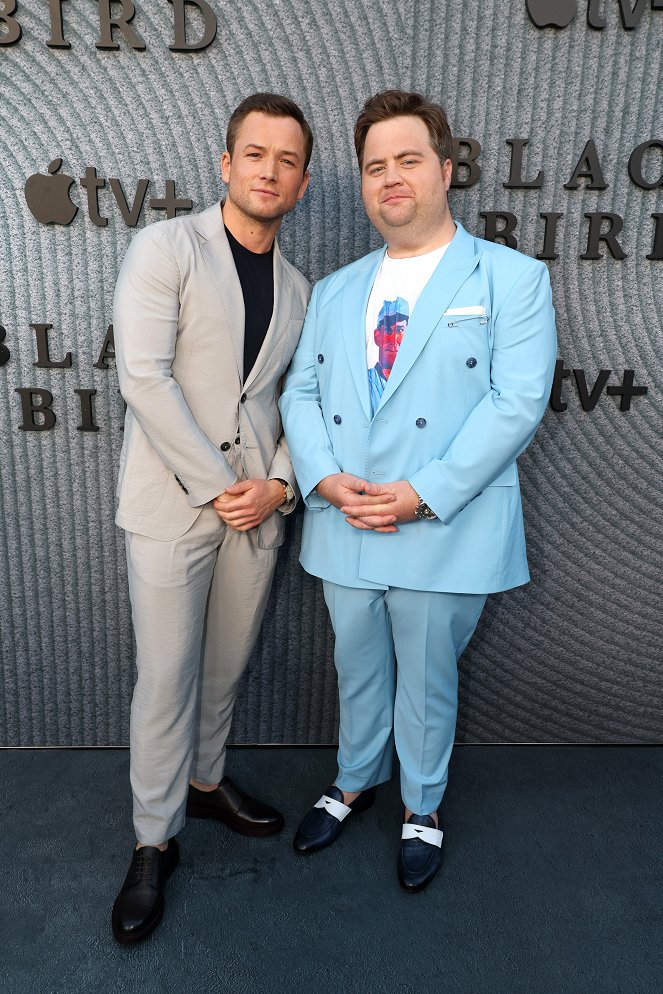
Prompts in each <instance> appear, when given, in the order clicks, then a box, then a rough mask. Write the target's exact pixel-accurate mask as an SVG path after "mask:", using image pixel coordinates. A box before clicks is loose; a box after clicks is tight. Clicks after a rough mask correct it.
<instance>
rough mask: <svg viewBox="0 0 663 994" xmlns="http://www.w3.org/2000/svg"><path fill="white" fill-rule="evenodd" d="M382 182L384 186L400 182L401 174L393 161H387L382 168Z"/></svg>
mask: <svg viewBox="0 0 663 994" xmlns="http://www.w3.org/2000/svg"><path fill="white" fill-rule="evenodd" d="M384 182H385V186H395V185H397V184H398V183H402V178H401V174H400V172H399V170H398V168H397V167H396V164H395V163H393V162H392V163H391V164H389V163H387V165H386V167H385V170H384Z"/></svg>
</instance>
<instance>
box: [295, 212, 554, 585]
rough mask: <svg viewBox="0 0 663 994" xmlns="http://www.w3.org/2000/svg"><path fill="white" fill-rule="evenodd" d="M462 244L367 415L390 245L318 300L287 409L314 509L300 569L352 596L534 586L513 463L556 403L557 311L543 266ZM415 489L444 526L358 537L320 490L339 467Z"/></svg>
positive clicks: (498, 249)
mask: <svg viewBox="0 0 663 994" xmlns="http://www.w3.org/2000/svg"><path fill="white" fill-rule="evenodd" d="M457 229H458V230H457V231H456V234H455V236H454V238H453V240H452V242H451V244H450V246H449V248H448V249H447V251H446V253H445V255H444V256H443V258H442V261H441V262H440V264H439V266H438V267H437V269H436V270H435V272H434V273H433V275H432V277H431V279H430V281H429V282H428V284H427V285H426V287H425V288H424V290H423V292H422V294H421V296H420V297H419V300H418V302H417V305H416V307H415V309H414V311H413V313H412V316H411V318H410V321H409V324H408V327H407V331H406V332H405V336H404V338H403V342H402V344H401V347H400V350H399V352H398V356H397V358H396V362H395V364H394V367H393V370H392V372H391V375H390V377H389V380H388V383H387V386H386V389H385V391H384V394H383V396H382V399H381V402H380V405H379V407H378V409H377V411H376V413H375V416H374V417H371V405H370V400H369V385H368V374H367V368H366V335H365V319H366V308H367V304H368V297H369V294H370V291H371V287H372V285H373V281H374V279H375V276H376V273H377V270H378V267H379V265H380V262H381V259H382V256H383V254H384V249H382V250H380V251H377V252H373V253H371V254H370V255H367V256H365V257H364V258H363V259H359V260H358V261H357V262H354V263H352V264H351V265H350V266H346V267H345V268H344V269H341V270H339V271H338V272H337V273H333V274H332V275H331V276H328V277H327V278H326V279H324V280H322V281H321V282H320V283H318V284H317V285H316V287H315V289H314V291H313V296H312V298H311V303H310V305H309V309H308V313H307V316H306V321H305V324H304V330H303V332H302V337H301V340H300V343H299V346H298V348H297V351H296V353H295V356H294V358H293V361H292V365H291V367H290V370H289V373H288V375H287V378H286V382H285V389H284V392H283V395H282V397H281V400H280V407H281V414H282V418H283V425H284V429H285V434H286V438H287V441H288V445H289V448H290V454H291V458H292V461H293V465H294V468H295V473H296V475H297V480H298V482H299V486H300V488H301V491H302V494H303V495H304V500H305V504H306V512H305V521H304V533H303V540H302V550H301V558H300V561H301V563H302V565H303V566H304V568H305V569H306V570H307V571H308V572H309V573H312V574H314V575H315V576H319V577H322V578H323V579H326V580H331V581H333V582H334V583H338V584H341V585H343V586H350V587H378V588H379V587H385V586H397V587H406V588H409V589H414V590H437V591H448V592H456V593H491V592H494V591H498V590H506V589H508V588H510V587H514V586H517V585H519V584H522V583H526V582H527V580H528V579H529V571H528V568H527V558H526V554H525V536H524V530H523V516H522V507H521V500H520V488H519V485H518V471H517V467H516V457H517V456H518V455H519V454H520V453H521V452H522V451H523V449H525V447H526V446H527V445H528V443H529V442H530V440H531V438H532V436H533V434H534V432H535V430H536V427H537V425H538V423H539V421H540V420H541V417H542V416H543V412H544V410H545V407H546V403H547V400H548V397H549V394H550V388H551V384H552V376H553V369H554V364H555V358H556V334H555V314H554V310H553V307H552V299H551V293H550V281H549V278H548V271H547V269H546V267H545V265H544V264H543V263H541V262H537V261H536V260H534V259H531V258H529V257H528V256H525V255H522V254H521V253H520V252H516V251H513V250H512V249H508V248H505V247H504V246H502V245H497V244H494V243H492V242H486V241H484V240H482V239H479V238H474V237H473V236H472V235H470V234H469V233H468V232H466V231H465V230H464V228H463V227H462V226H461V225H460V224H457ZM341 471H343V472H348V473H352V474H354V475H356V476H359V477H361V478H363V479H366V480H370V481H373V482H375V483H383V482H388V481H390V480H402V479H406V480H409V481H410V483H411V484H412V486H413V487H414V489H415V490H416V491H417V493H418V494H420V495H421V496H422V497H423V499H424V500H425V501H426V503H427V504H428V505H429V506H430V507H431V508H432V509H433V510H434V511H435V513H436V514H437V516H438V520H437V521H413V522H410V523H408V524H404V525H400V526H398V532H397V533H392V534H380V533H377V532H373V531H359V530H357V529H355V528H352V527H351V526H350V525H348V524H347V523H346V521H345V519H344V515H343V514H342V513H341V512H340V511H339V510H337V509H336V508H335V507H333V506H332V505H330V504H329V503H328V502H327V501H325V500H324V499H323V498H322V497H320V495H319V494H318V493H317V492H316V490H315V487H316V485H317V484H318V483H319V481H320V480H321V479H322V478H323V477H325V476H328V475H329V474H330V473H338V472H341Z"/></svg>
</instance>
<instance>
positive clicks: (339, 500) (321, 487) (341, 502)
mask: <svg viewBox="0 0 663 994" xmlns="http://www.w3.org/2000/svg"><path fill="white" fill-rule="evenodd" d="M315 489H316V490H317V491H318V493H319V494H320V496H321V497H324V499H325V500H328V501H329V503H330V504H333V505H334V507H337V508H339V510H340V508H341V507H345V508H348V507H352V506H353V505H354V504H359V505H360V506H361V507H362V508H365V507H366V503H367V499H366V498H367V497H369V498H373V499H372V500H370V501H369V503H375V504H390V503H392V502H393V501H395V500H396V495H395V494H392V493H384V492H382V488H381V487H380V486H379V485H378V484H376V483H369V482H368V481H367V480H362V479H360V478H359V477H357V476H352V474H351V473H332V474H331V476H325V477H324V478H323V479H322V480H320V482H319V483H318V485H317V487H316V488H315ZM360 495H362V496H361V500H358V498H359V496H360ZM395 520H396V515H393V517H392V518H391V520H388V519H387V520H385V521H384V522H383V525H385V526H387V527H388V528H389V530H390V531H392V530H394V531H395V529H393V527H390V526H391V524H392V521H395ZM377 530H381V529H377Z"/></svg>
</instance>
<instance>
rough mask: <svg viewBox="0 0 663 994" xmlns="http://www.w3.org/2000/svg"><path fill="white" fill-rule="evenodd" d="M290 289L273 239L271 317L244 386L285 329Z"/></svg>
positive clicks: (258, 371)
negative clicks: (272, 299)
mask: <svg viewBox="0 0 663 994" xmlns="http://www.w3.org/2000/svg"><path fill="white" fill-rule="evenodd" d="M291 290H292V286H291V281H290V277H289V276H288V274H287V272H286V268H285V266H284V265H283V256H282V255H281V251H280V249H279V246H278V243H277V242H276V241H275V242H274V308H273V310H272V319H271V321H270V322H269V327H268V328H267V333H266V334H265V338H264V341H263V343H262V346H261V348H260V352H259V353H258V355H257V357H256V361H255V362H254V364H253V369H252V370H251V372H250V373H249V375H248V377H247V379H246V382H245V383H244V386H245V387H248V386H249V385H250V384H251V383H252V382H253V380H254V379H255V378H256V376H258V374H259V373H260V371H261V370H262V369H263V367H264V365H265V363H266V362H267V361H268V359H269V358H270V356H271V355H272V354H273V352H274V348H275V346H276V343H277V342H278V340H279V339H280V338H281V336H282V335H283V333H284V331H285V329H286V326H287V323H288V321H289V320H290V314H291V313H292V301H293V295H292V292H291ZM242 347H243V346H242Z"/></svg>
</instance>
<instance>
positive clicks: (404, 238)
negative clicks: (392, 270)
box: [387, 211, 456, 259]
mask: <svg viewBox="0 0 663 994" xmlns="http://www.w3.org/2000/svg"><path fill="white" fill-rule="evenodd" d="M388 234H389V237H388V239H387V254H388V256H389V257H390V258H391V259H409V258H412V257H413V256H417V255H426V253H427V252H434V251H435V249H438V248H442V246H443V245H448V244H449V242H450V241H451V239H452V238H453V236H454V235H455V234H456V225H455V224H454V220H453V218H452V216H451V214H450V213H449V212H448V211H447V214H446V216H445V218H444V220H443V222H442V224H441V225H439V226H438V227H436V228H435V230H434V231H427V232H426V233H425V234H424V233H422V232H420V231H419V232H418V231H407V230H406V229H405V228H397V229H395V230H392V231H390V232H389V233H388Z"/></svg>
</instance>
